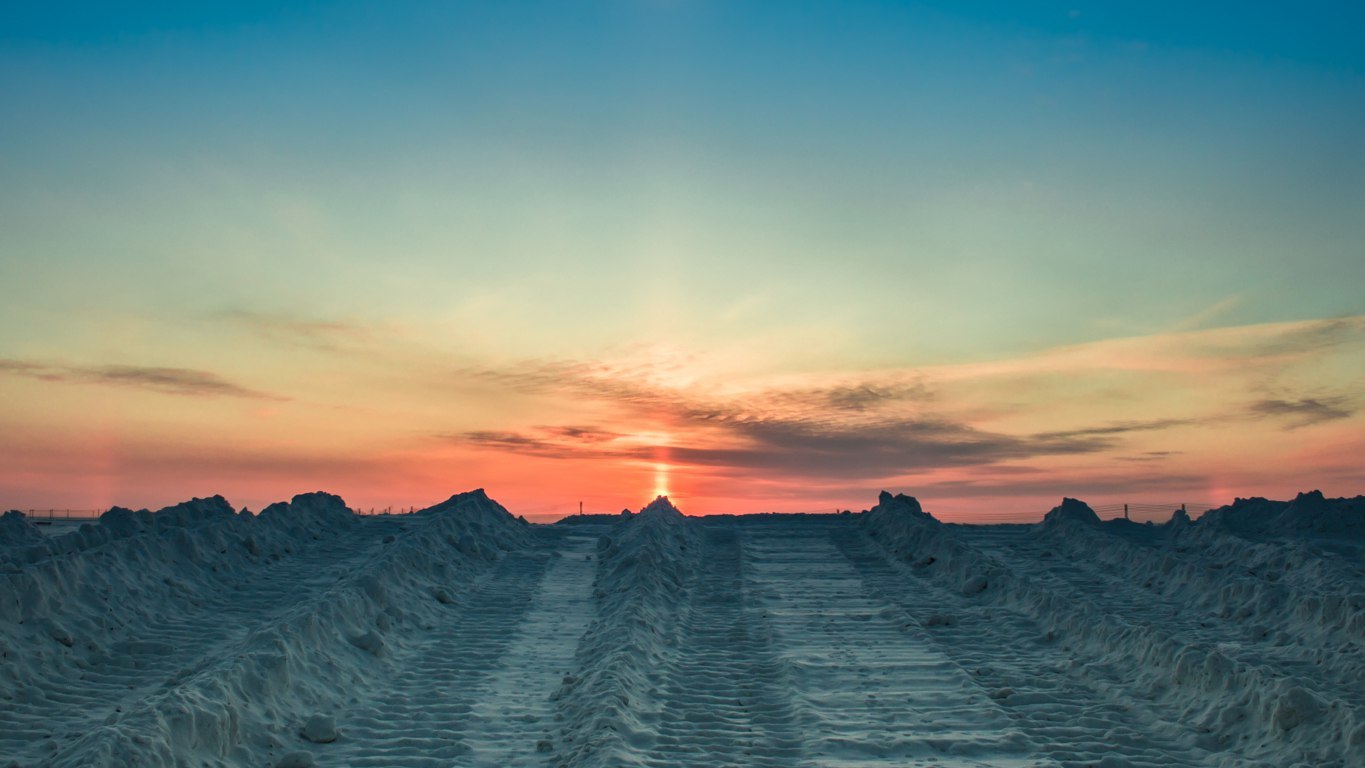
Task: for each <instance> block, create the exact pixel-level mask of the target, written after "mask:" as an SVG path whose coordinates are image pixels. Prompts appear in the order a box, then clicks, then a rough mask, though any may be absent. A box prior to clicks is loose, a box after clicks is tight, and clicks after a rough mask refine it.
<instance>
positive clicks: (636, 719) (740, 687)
mask: <svg viewBox="0 0 1365 768" xmlns="http://www.w3.org/2000/svg"><path fill="white" fill-rule="evenodd" d="M1258 504H1259V505H1253V506H1246V505H1243V506H1242V507H1237V508H1225V509H1224V510H1219V511H1217V512H1216V513H1211V515H1210V516H1209V517H1208V518H1207V522H1204V521H1200V522H1198V523H1191V522H1190V521H1188V520H1180V519H1177V520H1174V521H1173V522H1172V523H1171V524H1170V525H1168V526H1132V527H1126V526H1124V525H1122V524H1119V525H1115V524H1110V523H1100V521H1099V520H1098V519H1096V518H1094V517H1093V513H1090V514H1087V513H1089V510H1088V508H1085V507H1084V505H1080V504H1079V503H1076V502H1070V501H1068V502H1067V503H1065V504H1063V506H1061V507H1059V508H1058V509H1057V510H1054V512H1053V513H1052V514H1050V515H1049V516H1048V519H1047V520H1045V521H1044V522H1043V523H1041V524H1039V525H1035V526H1002V527H972V526H949V525H943V524H940V523H939V522H938V521H937V520H935V519H934V518H932V517H931V516H930V515H928V514H925V513H924V512H923V511H921V510H920V509H919V505H918V504H917V503H916V502H915V501H914V499H911V498H909V497H904V496H900V497H892V496H889V495H883V497H882V498H881V499H880V501H879V503H878V504H877V505H876V506H875V507H873V509H871V510H869V511H867V512H864V513H862V514H859V515H842V516H758V517H718V518H684V517H683V516H682V515H681V514H679V513H678V512H677V511H676V510H675V509H673V508H672V507H671V506H670V505H669V504H668V502H667V501H666V500H662V499H661V500H659V501H656V502H655V503H654V504H651V505H650V506H649V507H647V508H646V509H645V510H643V511H642V512H641V513H639V514H636V515H630V516H623V517H621V518H619V519H616V520H610V519H588V518H584V519H582V520H578V521H573V522H571V523H565V524H560V525H555V526H532V525H529V524H527V523H525V522H524V521H521V520H519V519H518V518H515V517H513V516H512V515H511V514H509V513H508V512H507V511H506V510H505V509H503V508H502V507H501V506H499V505H497V504H496V502H493V501H492V500H491V499H489V498H488V497H487V496H486V495H484V494H483V493H482V492H481V491H476V492H473V493H468V494H460V495H457V496H455V497H452V498H451V499H450V500H449V501H447V502H444V503H442V504H440V505H437V506H435V507H432V508H430V509H428V510H423V511H422V512H419V513H416V514H413V515H408V516H402V517H392V518H360V517H357V516H355V515H352V514H351V513H350V511H349V510H347V509H346V508H345V506H344V504H343V503H342V502H341V500H340V499H338V498H336V497H334V496H328V495H326V494H309V495H305V496H300V497H296V498H295V499H294V501H293V502H291V503H289V504H281V505H275V506H274V507H272V508H270V509H268V510H264V511H263V512H262V513H261V514H260V515H242V514H236V513H234V512H233V511H232V509H231V507H229V506H227V504H226V502H224V501H223V500H221V499H218V498H215V499H207V500H195V501H193V502H188V503H186V504H183V505H179V506H177V507H173V508H169V509H167V510H163V511H162V512H159V513H155V514H151V513H133V512H128V511H126V510H120V511H117V512H115V513H111V515H109V516H108V517H107V518H106V519H105V520H104V521H102V522H101V524H100V525H98V526H90V527H87V528H83V529H81V530H80V531H78V532H75V533H72V534H66V535H64V536H58V537H51V538H48V537H43V536H41V534H36V533H35V532H34V531H33V530H32V526H29V525H28V524H27V523H26V522H24V521H23V519H22V518H21V517H20V516H15V515H9V516H6V517H5V518H3V519H2V520H0V576H3V578H4V579H5V581H6V591H5V593H4V598H3V603H0V652H3V661H4V668H3V675H0V766H133V765H137V766H144V765H145V766H158V765H166V766H172V765H204V766H284V767H288V766H296V767H297V766H310V765H317V766H356V767H357V768H359V767H360V766H412V767H414V768H418V767H423V768H424V767H427V766H432V767H435V766H556V767H557V766H564V767H565V768H569V767H573V766H630V765H635V766H660V767H662V766H708V767H710V766H803V767H804V766H844V767H854V766H858V767H862V768H871V767H872V766H944V767H951V766H959V767H962V768H966V767H974V766H1066V767H1067V768H1080V767H1081V766H1221V767H1231V766H1259V765H1286V766H1289V765H1295V764H1301V765H1314V766H1345V767H1347V768H1349V767H1351V766H1357V767H1358V766H1362V765H1365V763H1363V762H1362V757H1361V756H1362V755H1365V719H1362V709H1363V708H1365V701H1363V700H1362V696H1365V694H1363V693H1362V691H1363V690H1365V685H1363V684H1362V682H1363V681H1362V670H1365V663H1363V662H1362V642H1365V600H1363V599H1362V595H1365V583H1363V581H1365V579H1363V578H1362V574H1361V570H1360V568H1359V566H1358V555H1359V553H1360V551H1361V537H1360V527H1359V522H1360V518H1359V514H1360V511H1361V508H1360V506H1359V504H1358V500H1356V501H1351V500H1348V501H1343V502H1333V501H1331V500H1323V499H1321V497H1320V496H1318V497H1312V496H1311V495H1310V496H1307V497H1300V499H1299V500H1296V501H1295V502H1293V503H1277V502H1263V503H1261V502H1258ZM1277 504H1278V505H1279V506H1275V505H1277ZM1352 504H1354V505H1355V506H1352ZM1296 505H1297V506H1296ZM1334 505H1335V506H1334ZM1303 520H1310V522H1311V525H1309V526H1308V528H1309V529H1311V532H1310V533H1307V534H1306V533H1304V532H1303V531H1302V530H1299V529H1300V528H1302V527H1303V526H1301V525H1299V524H1300V523H1302V521H1303ZM1296 521H1297V522H1296Z"/></svg>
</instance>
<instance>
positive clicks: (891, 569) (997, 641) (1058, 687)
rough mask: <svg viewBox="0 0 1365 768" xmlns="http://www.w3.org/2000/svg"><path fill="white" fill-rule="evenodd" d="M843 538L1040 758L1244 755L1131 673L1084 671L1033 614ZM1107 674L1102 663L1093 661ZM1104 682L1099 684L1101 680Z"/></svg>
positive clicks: (880, 590) (862, 541) (1174, 762)
mask: <svg viewBox="0 0 1365 768" xmlns="http://www.w3.org/2000/svg"><path fill="white" fill-rule="evenodd" d="M833 535H834V542H835V544H836V545H837V546H838V548H839V549H840V550H841V551H842V552H843V554H844V556H845V557H846V558H847V559H848V562H849V563H850V564H851V565H852V567H853V568H854V569H855V570H856V571H857V572H858V573H859V575H860V576H861V577H862V578H863V580H864V582H865V583H866V584H867V586H868V587H869V588H870V589H871V590H872V591H873V592H874V593H875V594H878V595H880V596H882V597H883V598H884V599H886V600H888V601H890V602H892V603H893V604H896V605H898V606H900V607H901V608H902V609H903V610H904V611H905V612H906V614H907V615H908V616H909V617H911V618H912V619H913V620H915V621H916V622H919V623H920V624H921V625H923V624H925V623H927V622H929V620H930V618H931V617H943V618H941V619H938V620H937V621H936V622H934V623H936V624H937V623H938V621H943V622H944V623H941V624H938V625H937V626H934V627H932V629H929V631H930V632H931V633H932V636H933V637H934V639H935V640H936V641H937V642H938V643H939V647H940V648H942V649H943V651H944V652H945V653H946V654H947V655H948V656H949V657H950V658H952V659H953V660H954V661H955V662H957V664H958V665H960V666H961V667H962V668H963V669H964V670H966V671H968V673H970V674H971V675H972V676H973V677H974V678H975V679H976V680H977V682H978V683H979V684H980V685H981V686H982V687H983V689H985V690H987V691H989V692H990V695H991V697H992V698H994V699H996V700H997V701H998V702H999V703H1000V705H1001V706H1002V707H1003V709H1004V710H1005V712H1006V713H1007V714H1008V715H1009V716H1010V717H1011V718H1012V719H1013V720H1014V722H1015V723H1016V724H1017V726H1018V727H1019V728H1020V730H1022V731H1023V733H1024V735H1025V736H1026V737H1027V738H1028V739H1029V740H1030V741H1032V742H1033V743H1034V744H1036V745H1037V749H1038V752H1039V755H1040V757H1042V758H1046V759H1049V760H1052V761H1055V762H1056V763H1057V764H1059V765H1061V766H1063V768H1090V767H1092V766H1097V765H1104V764H1106V763H1104V761H1106V760H1108V761H1109V763H1108V764H1111V765H1116V766H1130V767H1131V768H1170V767H1173V766H1210V765H1219V766H1221V767H1223V768H1227V766H1235V765H1238V763H1237V762H1236V761H1235V760H1233V759H1231V758H1230V756H1228V755H1225V754H1224V755H1214V754H1212V753H1210V752H1208V751H1206V750H1204V749H1202V748H1199V747H1198V746H1196V741H1197V738H1198V734H1195V733H1194V732H1193V730H1192V729H1191V728H1190V727H1189V726H1188V725H1186V724H1184V723H1179V722H1174V721H1171V720H1167V719H1164V718H1162V717H1160V716H1159V715H1158V714H1156V713H1154V712H1152V711H1150V710H1149V709H1147V708H1146V707H1144V706H1143V705H1142V704H1141V703H1140V702H1138V701H1137V700H1136V699H1134V698H1133V697H1132V696H1131V695H1128V690H1127V687H1126V681H1125V680H1122V679H1106V680H1101V681H1095V680H1093V679H1082V678H1081V677H1079V676H1078V675H1076V674H1074V670H1075V668H1076V666H1077V665H1076V663H1075V661H1074V659H1073V657H1072V656H1071V655H1069V654H1068V653H1067V651H1066V650H1065V649H1064V648H1062V647H1060V646H1058V645H1057V644H1055V643H1052V642H1049V641H1047V640H1046V639H1045V636H1044V633H1043V631H1042V630H1041V629H1040V628H1039V627H1038V625H1037V624H1036V623H1034V622H1033V621H1032V620H1031V619H1029V618H1028V617H1026V616H1023V615H1021V614H1018V613H1016V612H1014V611H1009V610H1005V609H1002V608H999V607H991V608H984V607H980V606H976V605H974V604H972V603H971V602H970V601H968V600H966V599H964V598H963V597H962V596H961V595H959V594H956V593H952V592H949V591H948V590H946V589H944V588H942V587H940V586H939V585H937V584H936V583H934V582H932V581H930V580H929V579H925V578H921V577H919V576H917V575H916V574H914V573H913V571H912V570H911V569H910V568H908V567H906V566H904V565H902V564H900V563H896V562H893V561H891V560H889V559H888V558H887V557H886V556H885V554H884V553H883V552H882V551H881V550H880V549H879V548H878V547H877V545H876V544H875V543H874V542H872V541H871V540H869V539H868V538H867V537H866V536H865V535H863V534H862V532H860V531H858V530H856V529H853V528H851V527H850V528H848V529H846V530H836V531H835V532H834V534H833ZM1093 671H1094V673H1096V674H1098V673H1100V672H1101V670H1093ZM1097 682H1099V683H1100V684H1099V685H1097V684H1096V683H1097Z"/></svg>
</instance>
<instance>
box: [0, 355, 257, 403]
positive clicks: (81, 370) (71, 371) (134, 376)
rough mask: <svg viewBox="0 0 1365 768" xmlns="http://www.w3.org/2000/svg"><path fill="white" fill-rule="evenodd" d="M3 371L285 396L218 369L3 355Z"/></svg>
mask: <svg viewBox="0 0 1365 768" xmlns="http://www.w3.org/2000/svg"><path fill="white" fill-rule="evenodd" d="M0 373H9V374H11V375H15V376H23V377H26V378H30V379H38V380H40V381H51V382H69V383H82V384H97V385H112V386H120V387H131V388H136V389H147V390H152V391H154V392H162V393H165V394H171V395H184V396H191V397H236V398H248V399H256V400H280V399H283V398H280V397H277V396H275V395H271V394H268V393H265V392H260V391H257V390H254V389H249V388H247V387H244V386H241V385H240V384H236V383H233V382H231V381H228V380H227V379H224V378H223V377H221V376H219V375H218V374H216V373H211V372H209V371H200V370H195V369H192V368H168V367H158V366H141V365H53V364H47V363H37V362H33V361H29V360H14V359H0Z"/></svg>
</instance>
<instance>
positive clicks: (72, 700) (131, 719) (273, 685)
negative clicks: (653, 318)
mask: <svg viewBox="0 0 1365 768" xmlns="http://www.w3.org/2000/svg"><path fill="white" fill-rule="evenodd" d="M21 523H23V521H22V520H18V519H15V518H11V519H10V521H9V522H6V523H4V525H5V526H11V527H14V528H17V529H18V531H19V533H17V534H9V535H8V536H7V538H6V541H11V540H14V541H17V540H19V539H20V538H21V537H22V538H27V537H25V536H24V534H23V533H22V531H23V528H22V525H20V524H21ZM532 539H533V536H532V534H531V533H530V531H529V530H528V526H527V525H526V524H525V523H523V522H520V521H518V520H517V519H516V518H514V517H513V516H512V515H511V514H510V513H508V512H507V510H506V509H504V508H503V507H502V506H501V505H499V504H497V503H496V502H494V501H493V500H492V499H490V498H488V496H487V494H485V493H484V492H483V491H482V490H480V491H474V492H470V493H465V494H457V495H456V496H453V497H451V498H450V499H449V500H447V501H446V502H443V503H441V504H438V505H436V506H434V507H431V508H429V509H427V510H423V511H422V512H418V513H415V514H413V515H407V516H402V518H401V519H400V518H397V517H392V518H390V517H380V518H360V517H357V516H355V515H354V514H352V513H351V511H350V510H349V509H347V507H346V505H345V503H344V501H342V499H341V498H340V497H338V496H335V495H332V494H327V493H310V494H301V495H299V496H295V497H294V498H293V499H292V500H291V501H290V502H288V503H280V504H273V505H271V506H269V507H267V508H266V509H264V510H262V512H261V514H260V515H249V514H237V513H235V512H233V511H232V507H231V506H230V505H228V504H227V502H226V500H224V499H222V497H218V496H214V497H209V498H207V499H194V500H191V501H189V502H186V503H184V504H178V505H175V506H173V507H167V508H166V509H164V510H161V511H158V512H155V513H153V512H147V511H146V510H141V511H132V510H124V509H115V510H111V512H110V513H108V514H106V515H105V517H104V518H103V519H101V521H100V522H99V524H97V525H85V526H82V528H81V529H80V530H79V531H76V532H73V533H71V534H67V535H66V536H63V537H56V538H54V539H50V540H47V541H46V542H44V543H41V544H32V545H28V546H20V547H14V546H11V547H6V548H4V549H3V550H0V558H4V560H3V561H0V562H2V563H3V565H4V568H3V574H0V575H3V578H4V580H5V589H4V591H3V594H0V647H3V648H5V649H6V651H7V654H8V656H9V658H11V659H16V660H18V661H16V662H14V663H9V662H7V664H6V666H5V667H4V669H3V672H2V673H0V700H4V701H6V702H7V704H6V707H5V711H3V712H0V754H4V755H6V756H7V757H14V758H16V759H19V760H20V762H21V763H23V762H25V761H37V760H40V759H41V760H42V764H44V765H51V766H114V765H148V766H155V765H183V764H196V765H200V764H211V765H274V764H278V763H281V762H289V761H290V760H296V759H297V758H296V757H291V755H293V754H308V753H307V752H306V751H300V750H301V749H305V748H306V747H307V745H308V744H309V743H314V744H325V743H326V742H327V741H328V739H332V738H338V737H339V738H343V739H344V738H345V727H344V724H341V727H340V728H338V727H337V725H338V724H336V723H334V722H330V723H329V722H328V719H327V716H325V715H321V716H319V718H320V719H318V718H310V715H312V714H315V713H318V712H320V711H322V712H326V711H336V710H338V709H341V708H342V705H343V703H344V701H345V700H346V697H347V696H349V695H351V694H350V692H351V691H353V690H354V689H355V688H356V687H357V686H360V685H362V684H363V683H364V681H365V680H366V679H367V678H368V677H369V676H370V675H372V674H373V671H374V669H375V667H376V664H377V663H379V661H378V660H377V659H376V657H377V656H383V655H384V654H385V652H386V650H387V649H389V648H390V647H393V646H395V644H399V645H401V644H402V643H403V642H404V637H405V634H410V633H405V629H412V628H416V627H419V626H423V625H425V624H427V623H430V622H431V618H430V617H433V616H435V615H437V614H438V613H439V612H442V611H449V610H451V607H450V602H453V601H457V600H459V599H460V596H461V594H462V593H463V592H464V591H465V590H467V589H468V588H469V585H470V584H471V582H472V581H474V580H475V579H476V577H477V575H478V574H479V573H481V572H484V571H486V570H488V569H491V568H492V567H493V565H494V564H495V563H496V562H497V561H498V560H499V558H500V557H501V556H502V554H503V553H504V552H507V551H511V550H514V549H517V548H520V547H526V546H530V545H531V544H532ZM16 553H17V554H18V556H15V555H16ZM438 591H439V592H443V593H445V594H446V595H447V596H448V599H447V601H440V600H438V599H435V598H433V594H435V593H437V592H438ZM92 669H94V670H99V671H100V674H99V675H98V677H97V678H95V679H94V680H93V681H92V680H91V679H90V677H89V674H88V671H89V670H92ZM36 692H42V693H41V694H38V695H35V693H36ZM290 713H292V714H290ZM34 721H41V722H44V723H45V728H47V729H49V730H50V731H51V732H54V733H57V734H60V735H61V738H60V740H56V741H53V742H52V744H53V746H52V748H51V750H49V749H48V748H47V747H46V746H45V745H44V743H43V742H42V740H39V739H33V738H25V737H24V733H26V732H27V731H26V727H25V726H24V725H23V723H26V722H34ZM9 734H15V735H9ZM338 734H339V736H338Z"/></svg>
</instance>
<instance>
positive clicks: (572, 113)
mask: <svg viewBox="0 0 1365 768" xmlns="http://www.w3.org/2000/svg"><path fill="white" fill-rule="evenodd" d="M1362 25H1365V10H1363V9H1362V6H1359V5H1358V4H1353V3H1345V2H1337V3H1329V2H1304V3H1296V4H1292V5H1284V4H1251V5H1247V4H1241V3H1238V4H1233V3H1221V2H1215V3H1200V4H1197V7H1190V4H1173V3H1171V4H1153V3H1145V2H1144V3H1139V2H1106V3H1091V2H1064V3H1062V2H963V3H888V2H856V3H835V2H827V3H824V2H822V3H811V2H781V3H778V2H744V1H742V0H736V1H734V2H690V1H689V0H629V1H627V0H621V1H619V2H592V3H564V2H553V3H551V2H468V3H445V2H439V3H438V2H408V3H380V2H329V3H321V2H318V3H309V2H296V3H289V4H278V3H265V2H231V3H229V2H203V3H170V2H164V3H118V2H113V3H103V2H102V3H61V2H42V3H38V2H28V1H27V0H19V2H13V3H7V4H6V5H5V8H4V9H3V10H0V181H2V182H3V183H0V286H2V287H3V300H2V301H0V437H2V438H3V439H0V508H19V509H28V508H43V509H46V508H54V507H55V508H102V507H107V506H109V505H112V504H119V505H124V506H133V507H144V506H145V507H151V508H156V507H159V506H163V505H167V504H171V503H174V502H176V501H179V500H183V499H185V498H189V497H191V496H204V495H210V494H214V493H221V494H223V495H225V496H226V497H227V498H228V499H229V500H230V501H232V502H233V503H234V504H236V505H237V506H239V507H240V506H247V507H250V508H253V509H259V508H260V507H261V506H263V505H265V504H267V503H270V502H273V501H276V500H280V499H284V498H288V497H289V496H291V495H293V494H295V493H300V492H306V491H312V490H320V489H321V490H329V491H333V492H336V493H340V494H341V495H342V496H343V497H344V498H346V499H347V500H348V501H349V502H350V503H351V504H353V505H354V506H357V507H362V508H369V507H387V506H395V507H405V506H418V507H421V506H426V505H429V504H432V503H435V502H437V501H440V500H442V499H444V498H445V497H447V496H449V495H450V494H452V493H455V492H458V491H463V490H469V489H471V488H475V487H483V488H486V489H487V490H488V492H489V493H490V495H492V496H493V497H494V498H495V499H498V500H499V501H501V502H502V503H503V504H504V505H506V506H507V507H508V508H509V509H510V510H511V511H513V512H514V513H518V514H525V515H526V516H528V517H530V518H532V519H548V518H551V517H554V516H558V515H562V514H566V513H569V512H573V511H577V509H578V504H579V502H582V503H583V505H584V508H585V509H586V510H588V511H595V512H615V511H619V510H620V509H622V508H637V509H638V508H639V507H641V506H643V504H645V503H646V502H647V501H648V500H649V499H651V498H653V496H654V495H656V494H660V493H663V494H667V495H669V496H670V497H671V498H672V499H673V500H674V502H675V503H677V504H678V505H679V506H680V507H681V508H682V509H683V510H684V511H685V512H688V513H694V514H709V513H720V512H758V511H833V510H834V509H853V510H855V511H856V510H858V509H863V508H866V507H868V506H871V505H872V504H874V503H875V498H876V493H877V492H878V491H879V490H882V489H887V490H891V491H893V492H904V493H909V494H911V495H915V496H917V497H919V498H920V499H921V501H922V502H923V503H924V504H925V507H926V509H928V510H929V511H930V512H934V513H936V514H939V515H940V516H942V517H945V518H946V519H963V520H990V519H1001V518H1003V517H1010V516H1024V517H1029V516H1033V517H1036V515H1037V514H1038V513H1040V512H1042V511H1045V510H1046V509H1048V508H1049V507H1051V506H1052V505H1054V504H1056V503H1057V501H1058V500H1059V499H1060V498H1061V497H1062V496H1063V495H1067V496H1075V497H1080V498H1083V499H1086V500H1089V501H1091V502H1092V503H1096V504H1103V503H1120V502H1125V501H1130V502H1163V503H1182V502H1183V503H1188V504H1190V505H1192V506H1195V507H1200V506H1206V505H1212V504H1223V503H1228V502H1230V501H1231V500H1232V499H1233V498H1234V497H1238V496H1242V497H1246V496H1256V495H1260V496H1269V497H1272V498H1286V497H1292V495H1293V494H1294V493H1297V492H1298V491H1301V490H1310V489H1314V488H1320V489H1322V490H1323V491H1324V492H1325V493H1327V494H1328V495H1356V494H1358V493H1361V492H1362V491H1365V488H1363V486H1365V469H1362V465H1361V463H1360V461H1359V457H1360V456H1362V455H1365V413H1362V405H1365V395H1363V394H1362V393H1365V290H1362V288H1361V286H1362V285H1365V216H1362V215H1361V212H1362V211H1365V143H1362V142H1361V141H1360V139H1359V137H1361V136H1365V47H1362V46H1360V45H1359V44H1358V39H1357V31H1358V30H1359V29H1360V28H1362Z"/></svg>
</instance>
